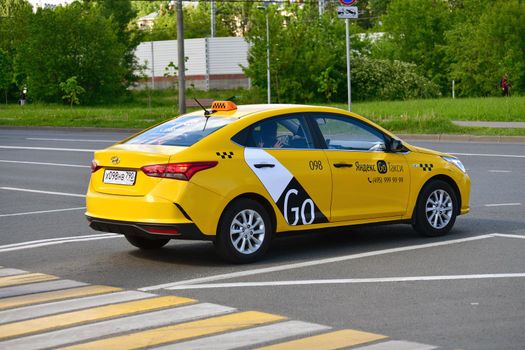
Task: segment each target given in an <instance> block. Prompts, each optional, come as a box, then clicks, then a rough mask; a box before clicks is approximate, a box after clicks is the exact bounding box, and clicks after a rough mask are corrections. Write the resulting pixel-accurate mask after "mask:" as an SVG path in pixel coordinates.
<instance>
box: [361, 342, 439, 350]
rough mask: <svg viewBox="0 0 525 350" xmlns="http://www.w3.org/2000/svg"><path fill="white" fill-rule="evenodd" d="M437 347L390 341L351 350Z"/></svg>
mask: <svg viewBox="0 0 525 350" xmlns="http://www.w3.org/2000/svg"><path fill="white" fill-rule="evenodd" d="M437 348H438V347H437V346H434V345H428V344H421V343H414V342H410V341H406V340H390V341H387V342H384V343H378V344H372V345H365V346H360V347H358V348H352V349H353V350H433V349H437Z"/></svg>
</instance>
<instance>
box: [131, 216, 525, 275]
mask: <svg viewBox="0 0 525 350" xmlns="http://www.w3.org/2000/svg"><path fill="white" fill-rule="evenodd" d="M519 227H522V228H523V223H521V222H510V221H508V220H490V219H480V218H473V217H460V218H458V221H457V222H456V226H455V227H454V229H453V230H452V231H451V232H450V233H449V234H448V235H446V236H443V237H422V236H420V235H419V234H418V233H417V232H415V231H414V230H413V229H412V227H411V226H410V225H383V226H365V227H354V228H347V229H344V230H338V231H337V232H331V231H315V232H313V233H312V232H307V231H305V232H299V233H297V234H294V235H289V236H288V235H286V236H285V237H279V238H277V239H274V240H273V242H272V245H271V247H270V250H269V251H268V252H267V254H266V256H265V257H264V258H263V259H262V260H261V261H258V262H256V263H252V264H250V265H249V266H251V267H257V266H267V265H273V264H277V263H293V262H299V261H304V260H312V259H323V258H331V257H336V256H342V255H348V254H358V253H364V252H369V251H374V250H380V249H389V248H395V247H402V246H409V245H416V244H425V243H433V242H440V241H444V240H450V239H460V238H466V237H472V236H477V235H482V234H489V233H495V232H508V231H511V230H516V229H517V228H519ZM129 254H130V255H132V256H134V257H135V258H139V259H145V260H153V261H158V262H163V263H168V264H177V265H188V266H203V267H206V266H210V267H215V268H216V267H230V268H231V267H232V266H236V265H232V264H230V263H228V262H225V261H224V260H222V259H221V258H220V257H219V255H218V254H217V253H216V251H215V249H214V246H213V244H212V243H211V242H193V241H176V240H175V241H173V242H170V243H169V244H168V245H167V246H165V247H164V248H163V249H160V250H153V251H142V250H132V251H130V252H129Z"/></svg>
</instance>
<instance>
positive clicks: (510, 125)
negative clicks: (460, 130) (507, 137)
mask: <svg viewBox="0 0 525 350" xmlns="http://www.w3.org/2000/svg"><path fill="white" fill-rule="evenodd" d="M452 123H453V124H456V125H459V126H470V127H484V128H502V129H503V128H511V129H512V128H519V129H523V128H525V122H478V121H463V120H453V121H452Z"/></svg>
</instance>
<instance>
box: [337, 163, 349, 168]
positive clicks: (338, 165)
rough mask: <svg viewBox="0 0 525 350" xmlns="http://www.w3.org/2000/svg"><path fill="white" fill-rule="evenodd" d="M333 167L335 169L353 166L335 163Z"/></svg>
mask: <svg viewBox="0 0 525 350" xmlns="http://www.w3.org/2000/svg"><path fill="white" fill-rule="evenodd" d="M334 166H335V167H336V168H351V167H353V164H348V163H335V164H334Z"/></svg>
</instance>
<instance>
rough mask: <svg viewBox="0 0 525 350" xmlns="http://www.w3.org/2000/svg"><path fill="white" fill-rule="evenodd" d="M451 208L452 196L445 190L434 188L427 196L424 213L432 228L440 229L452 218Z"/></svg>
mask: <svg viewBox="0 0 525 350" xmlns="http://www.w3.org/2000/svg"><path fill="white" fill-rule="evenodd" d="M453 210H454V208H453V204H452V198H451V197H450V195H449V194H448V192H447V191H445V190H435V191H434V192H432V193H431V194H430V196H428V198H427V203H426V205H425V214H426V218H427V221H428V223H429V224H430V226H432V227H433V228H435V229H437V230H440V229H442V228H444V227H445V226H447V225H448V223H449V222H450V220H451V219H452V212H453Z"/></svg>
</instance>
